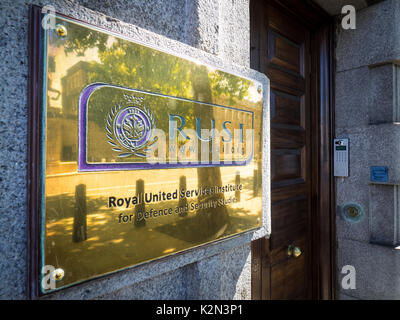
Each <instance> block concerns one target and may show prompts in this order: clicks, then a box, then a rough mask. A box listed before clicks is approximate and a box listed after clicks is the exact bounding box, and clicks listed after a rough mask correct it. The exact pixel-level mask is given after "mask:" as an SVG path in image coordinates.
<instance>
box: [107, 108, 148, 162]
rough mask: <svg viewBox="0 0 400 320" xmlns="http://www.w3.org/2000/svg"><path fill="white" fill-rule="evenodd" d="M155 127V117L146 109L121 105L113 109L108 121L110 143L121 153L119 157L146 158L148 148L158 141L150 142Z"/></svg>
mask: <svg viewBox="0 0 400 320" xmlns="http://www.w3.org/2000/svg"><path fill="white" fill-rule="evenodd" d="M155 127H156V125H155V120H154V116H153V114H152V113H151V111H150V110H149V109H148V108H146V107H143V109H142V108H139V107H136V106H127V107H122V104H119V105H116V106H115V107H114V108H112V109H111V111H110V112H109V114H108V116H107V119H106V131H107V132H106V135H107V138H108V143H109V144H111V145H112V146H113V148H112V149H113V150H114V151H116V152H120V154H119V155H118V157H128V156H131V155H135V156H139V157H146V154H145V153H146V151H147V150H148V148H146V147H149V146H151V145H152V144H154V142H155V140H156V138H153V139H152V141H150V139H151V137H152V129H154V128H155Z"/></svg>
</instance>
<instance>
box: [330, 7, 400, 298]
mask: <svg viewBox="0 0 400 320" xmlns="http://www.w3.org/2000/svg"><path fill="white" fill-rule="evenodd" d="M399 29H400V2H399V1H396V0H386V1H383V2H381V3H378V4H376V5H373V6H370V7H368V8H366V9H362V10H360V11H358V12H357V28H356V29H355V30H343V29H342V28H341V25H340V21H339V22H338V23H337V28H336V30H337V33H336V49H335V50H336V52H335V55H336V75H335V82H336V83H335V91H336V92H335V108H336V111H335V123H336V133H335V135H336V137H337V138H349V143H350V146H349V150H350V153H349V159H350V172H349V177H347V178H337V179H336V204H337V212H336V230H337V288H338V298H339V299H354V298H357V299H399V298H400V268H399V267H400V251H399V250H396V249H395V248H396V247H397V246H398V245H399V240H400V239H399V236H398V235H399V231H400V228H399V221H400V210H399V209H400V207H399V204H400V203H399V194H398V186H399V184H400V166H399V159H400V144H399V141H400V126H399V120H400V118H399V115H400V113H399V108H400V99H399V98H400V95H399V93H400V87H399V84H400V83H399V80H398V79H399V64H398V61H399V59H400V38H399V31H400V30H399ZM371 166H386V167H388V169H389V180H388V182H387V183H382V184H378V183H372V182H371V181H370V167H371ZM348 203H356V204H358V205H360V207H361V208H362V210H363V214H362V216H361V219H355V220H352V219H349V218H348V217H346V215H344V214H343V207H344V206H345V205H346V204H348ZM344 265H353V266H354V267H355V269H356V289H348V290H344V289H343V288H342V286H341V280H342V277H343V274H341V270H342V267H343V266H344Z"/></svg>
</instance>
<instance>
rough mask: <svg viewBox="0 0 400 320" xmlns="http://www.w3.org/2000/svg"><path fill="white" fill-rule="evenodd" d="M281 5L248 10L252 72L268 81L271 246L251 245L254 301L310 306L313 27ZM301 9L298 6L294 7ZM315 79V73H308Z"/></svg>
mask: <svg viewBox="0 0 400 320" xmlns="http://www.w3.org/2000/svg"><path fill="white" fill-rule="evenodd" d="M281 2H284V1H277V2H275V1H273V0H268V1H257V0H252V3H251V6H250V8H251V49H252V50H251V64H252V68H254V69H258V70H259V71H261V72H264V73H265V74H266V75H267V76H268V78H269V79H270V85H271V91H270V114H271V120H270V121H271V158H270V159H271V224H272V225H271V229H272V234H271V238H270V239H268V240H267V239H261V240H258V241H255V242H253V243H252V255H253V258H252V262H253V265H252V286H253V289H252V291H253V298H261V299H310V298H312V297H313V291H312V285H313V283H312V272H313V271H312V270H313V269H315V265H313V263H314V262H313V261H314V260H313V257H312V256H313V252H312V250H313V241H315V237H314V235H312V230H313V228H312V225H313V218H312V217H313V214H312V211H313V210H312V196H311V195H312V177H313V175H312V160H313V157H312V150H311V148H312V140H311V135H312V98H311V80H312V70H311V69H312V65H311V61H312V59H311V57H312V56H311V40H310V38H311V33H312V30H311V27H310V26H309V25H307V24H306V23H304V22H303V21H302V20H303V19H304V12H302V13H301V14H300V13H296V12H293V11H292V12H291V11H289V10H288V9H287V8H285V7H284V6H282V5H281ZM298 2H300V1H298ZM314 71H315V70H314Z"/></svg>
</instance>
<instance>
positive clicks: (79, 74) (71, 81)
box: [61, 61, 92, 115]
mask: <svg viewBox="0 0 400 320" xmlns="http://www.w3.org/2000/svg"><path fill="white" fill-rule="evenodd" d="M91 66H92V64H91V63H89V62H86V61H79V62H78V63H76V64H74V65H73V66H72V67H71V68H69V69H68V70H67V74H66V75H65V76H64V77H62V78H61V87H62V90H63V95H62V107H63V114H64V115H68V114H70V115H71V114H72V115H76V114H77V112H78V101H77V99H79V95H80V93H81V91H82V89H83V88H84V87H85V85H86V84H87V83H88V81H89V76H88V71H90V69H91Z"/></svg>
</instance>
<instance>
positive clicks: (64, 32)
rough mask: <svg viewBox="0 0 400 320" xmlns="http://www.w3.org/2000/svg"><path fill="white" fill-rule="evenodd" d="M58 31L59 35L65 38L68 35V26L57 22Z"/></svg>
mask: <svg viewBox="0 0 400 320" xmlns="http://www.w3.org/2000/svg"><path fill="white" fill-rule="evenodd" d="M56 33H57V35H58V36H59V37H61V38H64V37H66V36H67V34H68V31H67V28H66V27H64V26H63V25H62V24H57V25H56Z"/></svg>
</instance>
